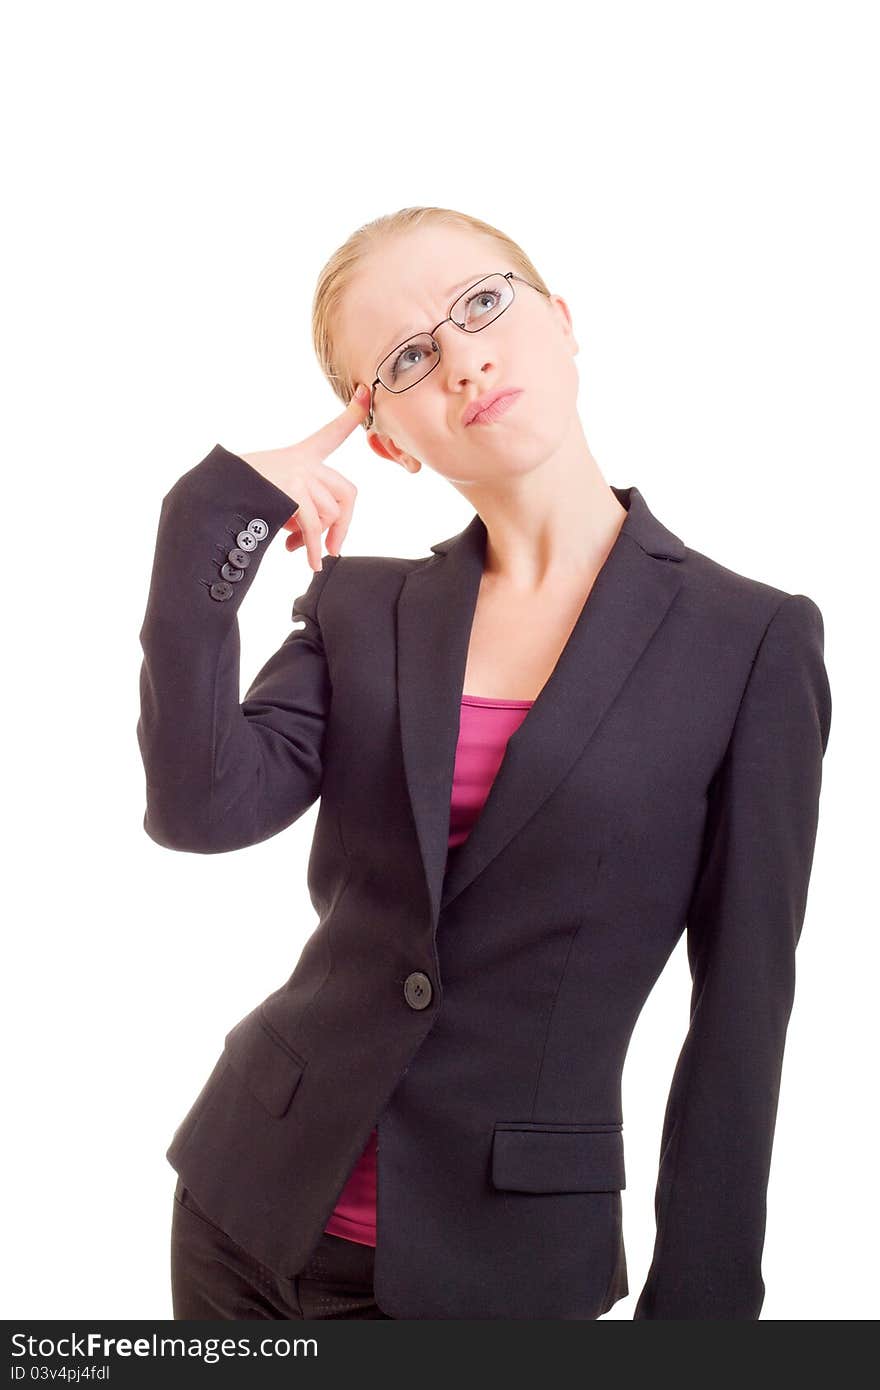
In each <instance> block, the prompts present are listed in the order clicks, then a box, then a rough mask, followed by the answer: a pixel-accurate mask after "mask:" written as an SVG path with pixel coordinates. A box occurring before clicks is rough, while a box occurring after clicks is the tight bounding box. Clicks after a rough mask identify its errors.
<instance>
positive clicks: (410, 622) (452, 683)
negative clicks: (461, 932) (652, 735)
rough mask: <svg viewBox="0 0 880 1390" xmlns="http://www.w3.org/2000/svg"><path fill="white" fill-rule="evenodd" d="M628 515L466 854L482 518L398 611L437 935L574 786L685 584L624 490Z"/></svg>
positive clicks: (421, 574) (412, 782)
mask: <svg viewBox="0 0 880 1390" xmlns="http://www.w3.org/2000/svg"><path fill="white" fill-rule="evenodd" d="M612 490H613V492H614V494H615V496H616V497H617V498H618V500H619V501H620V502H621V504H622V505H623V506H624V507H626V508H627V515H626V518H625V520H624V522H623V525H622V527H621V529H620V531H619V533H618V535H617V538H616V540H615V542H614V545H613V546H612V548H611V550H610V551H609V553H608V556H607V557H606V560H605V563H604V564H603V566H602V568H601V570H600V571H599V573H598V575H597V577H596V580H595V582H594V584H593V587H592V589H591V591H590V593H589V595H588V596H587V599H586V601H585V603H584V606H583V608H582V609H581V612H580V614H579V616H578V619H577V622H576V623H575V626H574V629H573V631H572V633H571V635H570V636H569V638H568V641H567V643H566V645H565V647H564V649H563V651H562V653H561V655H560V657H559V660H558V661H557V663H556V666H555V667H554V669H553V672H552V674H551V675H550V677H549V679H548V680H547V682H546V683H545V685H544V687H543V689H542V690H541V691H540V693H539V695H538V698H537V699H536V701H535V703H534V704H533V705H532V707H531V709H530V710H529V711H528V713H527V715H526V717H525V719H524V720H523V722H522V724H521V725H520V726H519V728H518V729H517V730H516V731H515V732H514V734H513V735H512V736H511V738H510V739H509V740H508V744H507V750H506V752H505V755H504V758H503V761H502V763H501V766H500V768H499V770H498V773H497V775H496V777H495V780H494V782H493V783H492V786H491V788H490V791H489V795H488V798H487V800H486V802H485V804H484V806H483V808H482V810H481V812H480V814H479V816H478V818H477V820H476V822H475V823H474V826H473V828H472V830H471V832H470V834H469V836H468V838H467V840H465V841H464V843H463V844H462V845H460V846H458V848H456V849H454V850H452V851H451V852H449V851H448V838H449V808H450V799H451V796H452V782H453V774H454V770H455V753H456V745H457V742H458V732H459V720H460V714H461V696H462V692H463V689H464V676H465V667H466V665H467V653H468V645H469V642H470V633H471V627H472V624H473V619H474V613H475V610H476V603H477V596H478V593H479V587H480V579H481V577H482V573H483V563H484V557H485V549H486V528H485V525H484V523H483V520H482V518H481V517H480V515H479V513H477V514H476V515H475V516H474V517H473V519H472V520H471V521H470V522H469V523H468V525H467V526H466V527H465V529H464V530H463V531H461V532H459V533H458V534H457V535H455V536H452V537H450V538H449V539H448V540H446V541H441V542H438V543H437V544H436V545H432V546H431V549H432V551H434V552H435V554H436V556H437V558H436V559H434V560H431V561H429V562H428V563H427V564H426V565H424V566H422V567H420V568H417V569H414V570H412V571H411V572H410V573H409V575H407V577H406V580H405V581H404V584H403V587H402V589H401V593H400V597H399V599H398V604H397V643H398V648H397V658H398V660H397V695H398V704H399V712H400V734H401V743H402V749H403V759H404V767H405V771H406V779H407V787H408V791H409V796H410V799H411V802H412V809H413V816H414V819H415V825H416V831H417V835H418V841H419V846H420V849H421V854H422V858H423V861H424V868H425V874H426V877H427V882H428V887H429V890H430V895H431V905H432V910H433V914H434V923H435V926H436V922H437V918H438V916H439V913H440V911H441V910H442V909H443V908H445V907H447V906H448V905H449V903H450V902H451V901H452V900H453V898H455V897H457V896H458V894H459V893H461V891H462V890H463V889H464V888H466V887H467V885H468V884H469V883H470V882H471V881H472V880H473V879H474V878H475V877H476V876H477V874H479V873H481V872H482V870H483V869H484V868H485V867H486V865H487V864H488V863H489V862H490V861H491V859H492V858H494V856H495V855H497V854H499V853H500V851H501V850H502V849H503V848H504V846H505V845H506V844H507V843H508V842H509V841H510V840H511V838H512V837H513V836H514V835H515V834H516V833H517V831H518V830H519V829H520V827H521V826H523V825H524V824H525V823H526V821H527V820H529V818H530V817H531V816H533V815H534V813H535V811H536V810H537V809H538V807H539V806H540V805H541V803H542V802H543V801H545V800H546V799H547V797H548V796H550V794H551V792H552V791H553V790H554V788H555V787H556V786H557V785H558V783H559V782H560V781H561V780H562V778H563V777H564V776H565V774H566V773H567V772H568V770H569V769H570V768H571V766H572V765H573V764H574V762H575V760H576V759H577V758H578V757H579V756H580V755H581V754H582V753H583V751H584V748H585V747H586V745H587V743H588V742H589V740H590V738H591V737H592V735H593V733H594V732H595V730H596V728H597V727H598V725H599V722H600V720H601V719H602V716H603V715H604V714H605V712H606V710H607V709H608V708H609V706H610V705H611V703H612V701H613V700H614V699H615V697H616V695H617V694H618V692H619V690H620V689H621V687H622V685H623V683H624V681H625V680H626V679H627V677H628V675H629V674H630V672H631V671H632V669H633V667H634V666H635V664H636V662H637V661H638V659H639V657H640V656H641V654H642V652H643V651H644V649H645V647H646V646H647V644H648V642H649V641H650V640H651V638H652V636H653V635H654V633H655V631H656V630H657V628H658V627H659V625H660V623H661V622H662V620H663V617H664V615H665V614H666V611H667V609H668V608H669V606H670V604H671V603H672V600H673V599H674V597H675V595H676V593H677V592H678V589H679V587H680V585H681V582H682V575H681V572H680V570H679V569H678V567H677V565H675V564H668V563H666V562H667V561H670V560H672V561H678V560H682V559H683V558H684V556H685V553H686V550H685V546H684V545H683V543H682V541H681V540H680V539H679V538H678V536H675V535H674V534H673V533H672V532H671V531H669V530H667V528H666V527H665V526H663V525H662V523H661V522H660V521H658V520H657V518H656V517H654V516H653V514H652V513H651V511H650V510H649V508H648V506H647V504H646V502H645V500H644V498H643V496H642V494H641V493H640V492H639V490H638V488H635V487H628V488H617V487H613V488H612Z"/></svg>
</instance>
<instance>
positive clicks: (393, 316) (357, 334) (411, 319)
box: [341, 229, 506, 371]
mask: <svg viewBox="0 0 880 1390" xmlns="http://www.w3.org/2000/svg"><path fill="white" fill-rule="evenodd" d="M414 241H415V238H414V237H413V238H402V239H400V241H398V242H397V243H396V244H394V245H388V246H386V247H383V248H381V250H377V251H376V252H374V253H373V254H372V255H371V257H370V259H369V261H368V262H367V263H365V264H364V265H363V266H362V267H361V268H360V270H359V271H358V272H357V273H356V275H355V276H354V277H353V279H352V281H351V283H350V285H349V287H348V290H347V292H346V295H345V299H344V302H343V306H342V314H341V319H342V326H343V333H344V336H345V339H346V342H347V344H348V346H349V348H350V352H351V355H352V357H353V359H354V361H356V362H358V363H360V367H361V369H362V370H364V371H365V370H368V369H370V370H372V368H374V367H376V366H377V365H378V364H379V362H380V361H381V360H382V358H383V357H385V356H387V354H388V353H389V352H390V351H391V350H392V349H393V348H394V347H396V346H397V345H398V344H399V343H401V342H403V341H405V339H406V338H407V337H408V336H411V335H412V334H414V333H425V332H429V331H430V330H431V329H432V328H433V327H434V326H435V324H436V323H437V322H438V321H439V320H440V319H442V318H444V317H445V316H446V314H448V312H449V309H450V307H451V305H452V303H453V301H454V300H455V299H456V298H457V297H458V295H459V294H461V293H462V291H464V290H466V289H468V288H469V287H470V286H471V285H473V284H475V283H476V282H477V281H478V280H480V279H482V278H483V276H485V275H491V274H493V273H494V272H495V271H498V270H502V269H506V266H504V265H502V262H503V261H504V259H505V258H504V256H503V254H502V253H501V251H500V248H498V247H497V246H494V245H493V244H492V243H490V242H489V241H487V239H486V238H484V237H479V236H474V235H461V236H459V237H457V238H455V239H454V238H453V237H452V235H451V233H449V231H448V229H447V232H446V236H445V238H440V239H437V240H435V241H434V243H433V244H431V243H430V242H427V241H426V240H425V239H422V241H421V242H420V243H419V244H418V245H413V242H414Z"/></svg>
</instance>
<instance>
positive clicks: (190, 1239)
mask: <svg viewBox="0 0 880 1390" xmlns="http://www.w3.org/2000/svg"><path fill="white" fill-rule="evenodd" d="M374 1259H375V1248H374V1246H372V1245H360V1244H358V1242H357V1241H353V1240H344V1239H343V1238H342V1237H341V1236H334V1235H329V1234H328V1233H327V1232H326V1231H325V1232H324V1233H323V1235H322V1236H321V1238H320V1240H319V1241H318V1243H317V1245H316V1246H315V1248H314V1250H313V1251H312V1253H311V1255H310V1257H309V1261H308V1263H307V1264H306V1265H305V1267H304V1268H303V1269H302V1270H300V1272H299V1274H296V1275H294V1276H293V1277H291V1278H287V1279H286V1278H284V1277H283V1276H282V1275H280V1274H274V1273H273V1272H272V1270H270V1269H267V1268H266V1266H265V1265H262V1264H260V1263H259V1261H258V1260H256V1259H254V1257H253V1256H252V1255H249V1254H248V1252H247V1251H246V1250H243V1249H242V1247H241V1246H240V1245H236V1243H235V1241H233V1240H230V1238H229V1236H228V1235H226V1233H225V1231H222V1230H221V1229H220V1227H219V1226H215V1224H214V1222H213V1221H211V1219H210V1217H208V1216H206V1215H205V1213H204V1212H203V1211H202V1209H201V1207H200V1206H198V1204H197V1203H196V1201H195V1199H194V1198H193V1197H192V1195H191V1193H190V1192H189V1190H188V1189H187V1188H186V1187H184V1185H183V1183H182V1182H181V1180H180V1178H178V1180H177V1187H176V1188H175V1192H174V1209H173V1215H172V1219H171V1299H172V1305H173V1309H174V1318H175V1319H176V1320H181V1319H201V1318H204V1319H212V1320H213V1319H215V1318H235V1319H238V1320H239V1321H246V1320H248V1319H250V1318H284V1319H288V1318H309V1319H310V1318H388V1317H389V1316H390V1315H389V1314H388V1313H383V1312H382V1310H381V1309H380V1308H379V1306H378V1305H377V1303H376V1301H375V1298H374V1297H373V1262H374Z"/></svg>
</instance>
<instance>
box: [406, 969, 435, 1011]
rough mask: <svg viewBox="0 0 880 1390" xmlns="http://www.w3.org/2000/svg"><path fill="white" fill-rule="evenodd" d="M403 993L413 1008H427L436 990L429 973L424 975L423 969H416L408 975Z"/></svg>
mask: <svg viewBox="0 0 880 1390" xmlns="http://www.w3.org/2000/svg"><path fill="white" fill-rule="evenodd" d="M403 993H404V996H405V998H406V1002H407V1004H409V1006H410V1008H411V1009H426V1008H427V1007H428V1005H429V1004H430V1002H431V996H432V994H433V993H434V991H433V989H432V987H431V981H430V980H429V979H428V977H427V975H423V974H422V972H421V970H414V971H413V973H412V974H411V975H407V977H406V982H405V984H404V986H403Z"/></svg>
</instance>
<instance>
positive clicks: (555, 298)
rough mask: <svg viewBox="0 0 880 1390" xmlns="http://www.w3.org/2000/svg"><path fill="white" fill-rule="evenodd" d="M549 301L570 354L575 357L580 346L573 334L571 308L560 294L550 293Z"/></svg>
mask: <svg viewBox="0 0 880 1390" xmlns="http://www.w3.org/2000/svg"><path fill="white" fill-rule="evenodd" d="M549 303H550V306H551V312H552V313H554V314H555V315H556V317H557V318H558V320H559V323H560V326H561V328H562V332H563V335H564V337H566V338H567V339H568V340H569V342H570V344H571V349H572V353H571V355H572V357H576V356H577V354H578V353H579V352H580V347H579V346H578V343H577V340H576V338H575V336H574V323H573V320H572V317H571V310H570V309H569V307H568V305H567V304H566V302H565V300H564V299H563V298H562V295H561V294H551V296H550V300H549Z"/></svg>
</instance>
